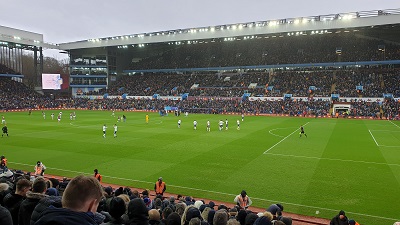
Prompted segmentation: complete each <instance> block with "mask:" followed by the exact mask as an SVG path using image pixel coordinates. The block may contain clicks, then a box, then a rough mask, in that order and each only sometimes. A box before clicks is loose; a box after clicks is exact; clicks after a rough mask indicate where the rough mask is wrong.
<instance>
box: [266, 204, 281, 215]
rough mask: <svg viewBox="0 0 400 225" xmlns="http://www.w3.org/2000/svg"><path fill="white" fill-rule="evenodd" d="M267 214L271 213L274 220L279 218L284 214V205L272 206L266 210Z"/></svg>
mask: <svg viewBox="0 0 400 225" xmlns="http://www.w3.org/2000/svg"><path fill="white" fill-rule="evenodd" d="M266 211H267V212H270V213H271V214H272V215H273V216H274V218H277V217H278V216H280V215H282V212H283V205H281V204H279V203H278V204H272V205H270V206H269V207H268V209H267V210H266Z"/></svg>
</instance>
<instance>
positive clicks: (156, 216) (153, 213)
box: [149, 209, 161, 221]
mask: <svg viewBox="0 0 400 225" xmlns="http://www.w3.org/2000/svg"><path fill="white" fill-rule="evenodd" d="M160 219H161V215H160V212H158V210H157V209H151V210H149V220H157V221H159V220H160Z"/></svg>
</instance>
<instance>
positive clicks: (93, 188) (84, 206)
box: [34, 175, 103, 225]
mask: <svg viewBox="0 0 400 225" xmlns="http://www.w3.org/2000/svg"><path fill="white" fill-rule="evenodd" d="M102 197H103V188H102V187H101V185H100V183H99V181H98V180H96V178H94V177H88V176H84V175H79V176H77V177H75V178H73V179H72V180H71V181H70V182H69V184H68V186H67V188H66V189H65V191H64V194H63V197H62V205H63V208H48V209H47V210H46V211H44V212H43V213H42V215H41V216H40V218H39V219H38V221H37V222H36V223H35V224H34V225H44V224H49V225H50V224H51V225H54V224H55V225H57V224H69V225H75V224H76V225H78V224H79V225H84V224H87V225H98V224H99V221H96V218H95V214H94V213H95V212H96V210H97V207H98V206H99V202H100V200H101V198H102Z"/></svg>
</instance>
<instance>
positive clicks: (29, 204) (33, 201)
mask: <svg viewBox="0 0 400 225" xmlns="http://www.w3.org/2000/svg"><path fill="white" fill-rule="evenodd" d="M46 196H47V195H45V194H42V193H35V192H31V191H28V192H27V193H26V199H25V200H23V201H22V203H21V206H20V207H19V212H18V224H19V225H30V224H31V216H32V212H33V210H34V209H35V207H36V205H37V204H38V203H39V201H40V199H42V198H44V197H46Z"/></svg>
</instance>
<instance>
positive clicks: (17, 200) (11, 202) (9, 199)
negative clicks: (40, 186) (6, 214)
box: [3, 193, 25, 225]
mask: <svg viewBox="0 0 400 225" xmlns="http://www.w3.org/2000/svg"><path fill="white" fill-rule="evenodd" d="M24 199H25V197H24V196H22V195H18V194H15V193H8V194H7V195H6V196H5V197H4V199H3V203H4V207H6V208H7V209H8V211H10V213H11V218H12V220H13V224H14V225H18V213H19V207H20V205H21V203H22V201H23V200H24Z"/></svg>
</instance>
